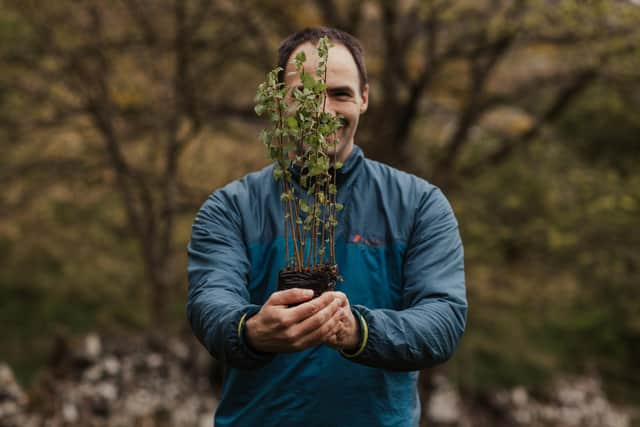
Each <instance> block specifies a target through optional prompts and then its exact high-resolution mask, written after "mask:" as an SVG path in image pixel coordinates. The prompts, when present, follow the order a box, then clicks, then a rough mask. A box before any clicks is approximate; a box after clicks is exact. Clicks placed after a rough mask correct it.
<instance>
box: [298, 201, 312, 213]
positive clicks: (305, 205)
mask: <svg viewBox="0 0 640 427" xmlns="http://www.w3.org/2000/svg"><path fill="white" fill-rule="evenodd" d="M300 210H301V211H302V212H304V213H308V212H309V211H310V210H311V207H310V206H309V204H308V203H307V202H306V200H302V199H300Z"/></svg>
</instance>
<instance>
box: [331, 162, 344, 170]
mask: <svg viewBox="0 0 640 427" xmlns="http://www.w3.org/2000/svg"><path fill="white" fill-rule="evenodd" d="M333 166H334V167H335V168H336V169H340V168H341V167H342V166H344V163H342V162H335V163H334V165H333Z"/></svg>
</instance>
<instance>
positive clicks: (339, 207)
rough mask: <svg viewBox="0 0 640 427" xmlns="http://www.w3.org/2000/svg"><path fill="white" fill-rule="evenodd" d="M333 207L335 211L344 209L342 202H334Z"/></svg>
mask: <svg viewBox="0 0 640 427" xmlns="http://www.w3.org/2000/svg"><path fill="white" fill-rule="evenodd" d="M335 208H336V212H340V211H341V210H342V209H344V205H343V204H342V203H336V205H335Z"/></svg>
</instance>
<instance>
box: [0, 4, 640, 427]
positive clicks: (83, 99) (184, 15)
mask: <svg viewBox="0 0 640 427" xmlns="http://www.w3.org/2000/svg"><path fill="white" fill-rule="evenodd" d="M638 3H639V2H636V1H623V0H608V1H604V0H602V1H598V0H591V1H589V0H585V1H579V0H473V1H466V0H455V1H444V0H403V1H396V2H393V1H386V0H362V1H351V0H295V1H288V0H282V1H253V0H237V1H230V0H229V1H227V0H193V1H187V0H185V1H169V0H154V1H144V0H119V1H116V0H113V1H111V0H102V1H100V0H86V1H80V2H78V1H62V0H61V1H56V2H46V1H29V0H2V1H0V185H1V186H2V191H1V192H0V325H1V326H0V362H4V366H5V371H6V370H7V369H10V371H11V372H12V373H13V375H14V376H15V378H17V384H18V385H19V386H20V387H21V388H22V390H23V391H22V393H23V398H22V399H23V400H22V401H24V402H26V401H27V400H28V401H29V402H30V403H29V404H28V405H26V406H25V407H26V408H29V409H28V410H29V411H36V412H37V411H38V410H39V409H38V408H39V406H38V405H39V404H42V405H44V403H43V400H42V397H40V400H39V399H38V398H37V396H41V395H39V394H38V390H42V387H44V386H43V384H49V387H51V383H52V380H51V379H52V378H53V384H55V383H56V381H55V378H57V377H56V375H63V374H62V373H60V372H61V371H60V370H59V369H58V370H57V371H56V369H57V367H59V366H60V358H61V357H62V356H61V354H63V353H64V352H65V351H69V350H64V349H68V348H70V347H72V346H73V345H72V344H70V343H74V342H75V341H77V340H80V341H81V342H83V344H82V345H84V346H85V347H86V346H87V345H88V344H87V342H85V341H82V340H85V339H86V337H87V335H86V334H89V333H92V335H89V337H93V338H96V339H97V337H100V338H99V339H100V340H101V341H98V342H101V343H102V347H101V348H102V349H103V350H102V351H103V352H106V351H107V350H106V349H107V348H108V347H109V343H108V342H109V341H108V340H110V339H113V340H118V339H122V337H127V338H126V340H128V342H138V341H136V340H137V339H140V337H145V338H144V340H143V342H145V343H149V342H152V343H153V342H155V343H156V346H159V347H162V343H166V342H168V340H169V338H165V337H171V339H176V340H183V341H182V342H183V343H184V342H186V343H187V344H184V348H183V349H182V354H183V356H184V357H185V358H186V359H189V357H191V356H189V354H192V353H193V352H202V351H203V350H201V349H200V347H199V346H198V344H197V343H193V342H190V341H189V340H190V339H191V338H190V332H189V329H188V326H187V324H186V319H185V312H184V304H185V299H186V287H187V282H186V274H185V268H186V267H185V266H186V250H185V248H186V244H187V240H188V238H189V235H190V226H191V223H192V221H193V218H194V215H195V213H196V211H197V209H198V208H199V206H200V205H201V204H202V202H203V201H204V200H205V198H206V197H207V196H208V195H209V194H210V193H211V192H212V191H213V190H215V189H216V188H219V187H220V186H222V185H223V184H225V183H227V182H228V181H230V180H232V179H235V178H238V177H241V176H242V175H244V174H245V173H248V172H250V171H252V170H256V169H258V168H260V167H262V166H264V165H266V164H267V162H268V159H267V155H266V152H265V150H264V147H263V146H262V145H261V144H260V142H259V141H258V138H257V135H258V132H259V130H260V129H262V128H263V127H264V126H266V122H264V121H262V120H261V119H259V118H258V117H256V115H255V113H254V112H253V99H254V96H255V91H256V89H257V85H258V84H259V83H260V82H261V81H262V80H263V79H264V77H265V74H266V73H267V72H268V71H269V70H270V69H271V68H272V67H273V66H274V65H275V62H276V50H277V47H278V45H279V43H280V41H281V40H282V39H283V38H284V37H285V36H287V35H288V34H290V33H292V32H294V31H296V30H299V29H301V28H303V27H305V26H312V25H327V26H335V27H338V28H341V29H344V30H346V31H348V32H350V33H352V34H354V35H356V36H357V37H358V38H359V39H360V40H361V41H362V43H363V45H364V48H365V58H366V65H367V67H368V72H369V77H370V80H371V82H370V83H371V100H370V108H369V111H368V112H367V113H366V115H365V116H363V118H362V121H361V124H360V128H359V131H358V134H357V135H356V143H357V144H359V145H360V146H361V147H362V148H363V150H364V151H365V154H366V155H367V156H368V157H370V158H373V159H376V160H380V161H383V162H385V163H388V164H391V165H394V166H396V167H399V168H401V169H403V170H407V171H409V172H411V173H414V174H417V175H419V176H421V177H424V178H426V179H428V180H429V181H431V182H433V183H434V184H436V185H438V186H440V187H441V188H442V189H443V190H444V192H445V194H446V195H447V196H448V197H449V199H450V201H451V203H452V205H453V208H454V210H455V212H456V215H457V217H458V220H459V223H460V227H461V233H462V237H463V241H464V244H465V254H466V269H467V283H468V297H469V302H470V311H469V322H468V329H467V332H466V335H465V337H464V338H463V341H462V344H461V346H460V348H459V350H458V352H457V354H456V355H455V357H454V358H453V359H452V360H450V361H449V362H448V363H447V364H446V365H445V366H443V367H441V368H438V369H436V370H433V371H430V372H427V373H424V375H423V381H422V385H421V387H422V389H423V390H422V392H423V396H424V399H423V404H424V405H425V408H429V411H425V412H427V415H425V416H426V417H431V421H432V423H431V424H430V425H437V423H444V424H447V423H448V424H447V425H484V424H482V423H483V422H484V423H485V424H486V425H498V421H500V422H504V423H506V425H516V424H518V423H520V424H523V423H524V424H526V422H529V423H530V425H547V424H543V422H542V421H540V420H542V418H539V417H541V416H540V415H535V414H534V413H533V412H531V413H529V415H522V413H524V412H522V411H521V414H520V415H518V412H517V411H516V412H513V411H512V412H508V410H506V409H505V408H506V407H507V406H509V405H511V407H515V406H517V405H518V404H519V403H523V402H524V403H527V402H528V403H530V404H531V403H532V402H537V404H539V405H543V402H547V403H549V402H552V401H553V396H554V395H553V391H551V392H550V391H549V390H555V389H553V384H558V381H560V382H563V383H562V384H565V389H563V390H564V392H558V393H559V394H558V393H556V394H555V396H556V398H557V399H559V401H560V403H562V402H563V400H562V399H563V397H562V396H563V394H562V393H565V394H564V397H565V398H566V397H567V394H566V393H569V401H571V392H572V390H573V392H576V390H578V391H577V393H578V397H576V395H575V394H574V395H573V396H574V398H575V399H578V398H582V399H583V400H584V401H585V402H587V403H588V402H589V400H588V399H589V396H590V394H589V393H592V392H593V393H595V392H594V391H593V388H594V387H595V388H596V389H598V390H599V391H598V393H600V392H601V393H602V395H603V396H606V402H607V405H612V406H611V407H612V408H613V407H614V406H615V407H616V408H618V407H619V408H625V409H624V410H625V411H627V412H626V413H627V414H630V415H625V416H623V415H620V414H618V416H619V417H621V418H619V419H618V421H619V422H620V423H621V424H615V423H613V424H610V425H633V424H634V423H635V425H640V424H637V423H639V422H640V421H638V419H639V418H640V417H638V410H637V409H633V408H638V407H639V406H640V283H639V282H640V280H639V279H640V250H639V249H640V232H639V231H638V227H640V221H639V219H640V5H639V4H638ZM94 334H97V335H94ZM106 337H119V338H106ZM148 337H154V338H153V339H149V338H148ZM191 340H192V339H191ZM91 342H93V341H91V340H89V343H91ZM172 342H173V341H172ZM159 343H160V344H159ZM176 345H177V344H176ZM94 347H95V346H94ZM159 347H158V348H159ZM89 348H91V346H90V345H89ZM138 348H141V347H138ZM185 348H186V349H187V350H188V351H187V352H186V353H188V354H185ZM85 349H86V348H85ZM159 353H161V351H160V350H153V352H152V354H159ZM178 353H179V351H178ZM113 354H116V353H113ZM122 354H124V353H122ZM205 356H207V355H205ZM76 359H77V358H76ZM167 360H168V359H167ZM204 360H205V361H207V363H209V362H208V360H209V359H208V357H205V358H204ZM156 362H157V361H156ZM91 363H92V362H90V361H89V362H86V364H85V365H83V366H84V367H85V368H86V367H87V366H89V365H90V364H91ZM149 363H151V362H149ZM156 365H157V363H156ZM184 365H185V366H186V368H185V369H187V370H188V369H189V367H193V366H196V365H197V364H195V363H194V364H188V363H185V364H184ZM151 366H153V363H151ZM83 369H84V368H83ZM7 372H9V371H7ZM52 372H53V373H52ZM204 372H205V373H206V375H208V376H209V377H211V378H212V382H213V384H214V386H213V387H214V389H213V391H211V395H210V397H211V399H214V398H215V393H216V391H215V384H218V383H219V373H216V372H217V371H216V368H215V365H214V367H213V368H211V369H210V370H205V371H204ZM105 375H106V374H105ZM206 375H205V376H206ZM9 376H10V375H9V374H6V375H5V377H6V378H8V377H9ZM194 376H197V375H194ZM0 378H4V377H2V375H0ZM45 378H48V380H45ZM65 378H67V377H65ZM47 381H48V382H47ZM572 381H574V382H572ZM0 382H1V381H0ZM567 384H569V385H568V386H567ZM571 384H574V385H571ZM576 384H577V385H576ZM579 384H582V385H583V386H584V384H591V386H584V387H586V388H585V389H584V390H583V391H580V387H581V386H580V385H579ZM593 384H596V385H595V386H593ZM550 387H551V388H550ZM589 387H591V388H589ZM443 388H444V390H445V391H446V393H444V395H443V394H442V393H440V394H439V395H438V396H440V397H438V398H439V399H441V403H442V402H444V403H443V404H444V407H445V409H444V410H440V413H439V414H440V415H438V409H437V408H438V407H437V404H436V403H437V402H436V403H434V401H435V400H437V399H434V398H432V397H433V395H434V393H436V392H442V390H443ZM567 390H568V391H567ZM590 390H591V391H590ZM118 393H120V394H122V392H121V390H120V389H117V393H116V394H117V395H119V394H118ZM447 393H449V394H447ZM501 393H502V394H501ZM545 393H546V394H545ZM549 393H551V394H549ZM580 393H582V394H580ZM204 394H205V395H204V396H202V397H204V398H207V397H208V396H206V394H207V393H204ZM24 396H27V397H26V398H25V397H24ZM34 396H36V397H34ZM443 396H444V397H443ZM545 396H546V397H545ZM549 396H551V397H549ZM558 396H560V397H558ZM2 399H3V398H2V397H1V396H0V408H1V407H2V406H1V402H2ZM47 399H53V397H52V396H51V395H50V396H49V397H48V398H47ZM47 399H44V401H47ZM447 399H449V400H448V402H449V409H450V411H449V412H448V413H447V412H446V407H447V406H446V405H447V403H446V402H447ZM545 399H546V400H545ZM557 399H556V400H557ZM575 399H574V400H575ZM600 399H601V400H603V399H605V397H600ZM107 400H108V399H107ZM565 400H566V399H565ZM565 403H566V402H565ZM592 403H593V402H592ZM600 403H601V404H602V402H600ZM42 405H41V406H42ZM431 405H435V406H433V407H432V406H431ZM505 405H506V406H505ZM514 405H515V406H514ZM18 406H19V405H18ZM23 406H24V405H23ZM49 406H50V408H49V409H48V410H49V411H50V413H52V414H53V413H56V411H57V409H56V408H58V409H59V407H57V406H55V405H53V406H52V405H49ZM593 406H594V405H593V404H587V405H586V407H593ZM64 408H67V407H66V406H65V407H64ZM65 410H66V409H65ZM431 410H433V411H435V412H432V411H431ZM430 411H431V412H430ZM443 411H444V412H443ZM473 411H478V414H479V415H477V416H476V417H471V418H469V419H470V421H469V419H467V418H464V417H463V416H462V415H461V414H472V413H473ZM65 414H66V415H69V414H68V413H65ZM434 414H435V415H434ZM447 414H448V415H447ZM514 414H515V415H514ZM532 414H534V415H532ZM634 414H635V415H634ZM5 415H6V412H5ZM66 415H65V416H66ZM165 415H166V414H165ZM209 415H211V414H209ZM83 416H84V415H83V414H82V412H81V411H80V412H79V413H76V416H75V418H74V417H73V413H71V415H69V417H67V421H66V422H68V423H71V424H69V425H102V424H91V423H90V422H89V421H87V422H86V423H83V421H82V419H83V418H82V417H83ZM87 416H88V415H87ZM438 416H440V418H439V419H438ZM447 416H448V418H447ZM518 416H520V418H521V419H520V420H518ZM527 416H528V417H529V418H528V419H527V418H526V417H527ZM594 416H595V415H594ZM594 416H589V418H590V419H592V420H593V417H594ZM598 416H599V415H598ZM612 416H613V415H612ZM7 417H8V416H7ZM523 417H524V418H523ZM535 417H538V418H535ZM625 417H626V418H625ZM103 418H105V417H103ZM106 418H108V417H106ZM106 418H105V419H106ZM152 418H153V417H152ZM6 419H9V418H6ZM87 419H88V418H87ZM153 419H155V420H156V421H152V422H155V424H144V425H145V426H152V425H189V424H188V423H187V424H180V423H179V422H178V421H175V420H174V421H168V424H162V423H161V422H160V421H157V419H156V418H153ZM634 419H635V421H634ZM1 420H2V411H1V410H0V424H2V422H1ZM74 420H75V421H74ZM465 420H466V421H465ZM474 420H475V421H474ZM482 420H484V421H482ZM487 420H493V421H487ZM527 420H528V421H527ZM536 420H538V421H536ZM7 422H8V421H7ZM61 422H62V421H61ZM105 422H106V421H105ZM465 422H466V423H467V424H464V423H465ZM545 422H546V421H545ZM549 422H550V423H551V421H549ZM625 422H626V423H627V424H625ZM74 423H76V424H74ZM469 423H470V424H469ZM559 423H560V424H557V425H571V424H567V423H568V422H564V421H562V422H560V421H559ZM562 423H564V424H562ZM23 425H26V424H23ZM60 425H63V424H60ZM64 425H66V424H64ZM104 425H106V424H104ZM109 425H111V424H109ZM129 425H134V424H129ZM136 425H137V424H136ZM140 425H142V424H140ZM191 425H196V424H191ZM204 425H210V423H209V424H204ZM549 425H552V424H549ZM553 425H555V424H553ZM575 425H587V423H586V421H585V422H581V423H579V424H575ZM593 425H609V424H607V423H605V421H602V422H600V421H598V422H597V423H596V424H593Z"/></svg>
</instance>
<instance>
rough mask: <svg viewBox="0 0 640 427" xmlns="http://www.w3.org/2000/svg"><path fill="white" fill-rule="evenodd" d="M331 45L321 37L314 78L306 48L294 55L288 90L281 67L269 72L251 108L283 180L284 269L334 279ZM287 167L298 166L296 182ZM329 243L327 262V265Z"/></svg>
mask: <svg viewBox="0 0 640 427" xmlns="http://www.w3.org/2000/svg"><path fill="white" fill-rule="evenodd" d="M329 48H330V43H329V41H328V40H327V39H326V38H322V39H320V41H319V42H318V45H317V53H318V58H319V60H318V65H317V67H316V70H315V76H314V75H312V74H311V73H308V72H306V71H305V69H304V63H305V61H306V55H305V54H304V52H300V53H298V54H297V55H296V56H295V58H294V59H293V62H294V64H295V69H296V71H295V73H296V75H297V76H298V78H299V79H300V85H299V86H297V87H294V88H291V89H290V88H288V87H287V86H286V85H285V84H284V83H282V82H280V81H278V79H277V75H278V72H280V71H281V69H280V68H276V69H274V70H272V71H271V72H270V73H269V74H267V79H266V81H265V82H263V83H261V84H260V86H259V87H258V92H257V95H256V108H255V110H256V113H257V114H258V115H262V114H265V113H268V115H269V116H270V118H271V128H270V129H267V130H264V131H263V132H262V133H261V139H262V140H263V142H264V144H265V146H266V147H267V149H268V152H269V156H270V158H271V159H272V160H273V162H274V163H275V166H274V179H276V180H282V185H281V192H282V193H281V200H282V204H283V212H284V218H283V221H284V239H285V257H286V261H285V266H286V269H287V270H288V269H290V268H293V269H294V270H295V271H299V272H302V271H310V270H312V269H313V270H320V269H326V271H328V272H330V273H331V274H330V275H332V277H334V278H336V277H337V266H336V265H335V263H336V258H335V233H336V225H337V219H336V212H337V211H338V210H339V209H338V206H339V204H338V203H337V183H336V170H337V169H338V168H339V167H340V164H339V162H337V161H336V148H337V142H338V141H337V138H336V137H335V135H334V134H335V132H336V130H337V129H339V128H340V127H341V126H342V124H341V122H340V117H335V116H333V115H332V114H328V113H327V112H326V108H327V96H328V95H327V86H326V80H327V61H328V56H329ZM331 135H333V136H334V137H333V138H332V143H333V153H332V154H331V155H330V154H329V151H330V149H331V148H332V147H331V144H330V142H329V141H328V140H327V139H328V137H330V136H331ZM290 166H294V167H295V169H296V170H295V172H296V178H297V186H296V182H295V181H294V177H293V175H294V173H293V171H292V170H290ZM290 238H291V243H292V246H293V258H294V260H293V262H291V256H292V254H291V253H290V245H289V243H290V242H289V239H290ZM327 245H328V246H329V248H328V252H329V262H330V265H327V264H326V263H325V255H326V252H327Z"/></svg>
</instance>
